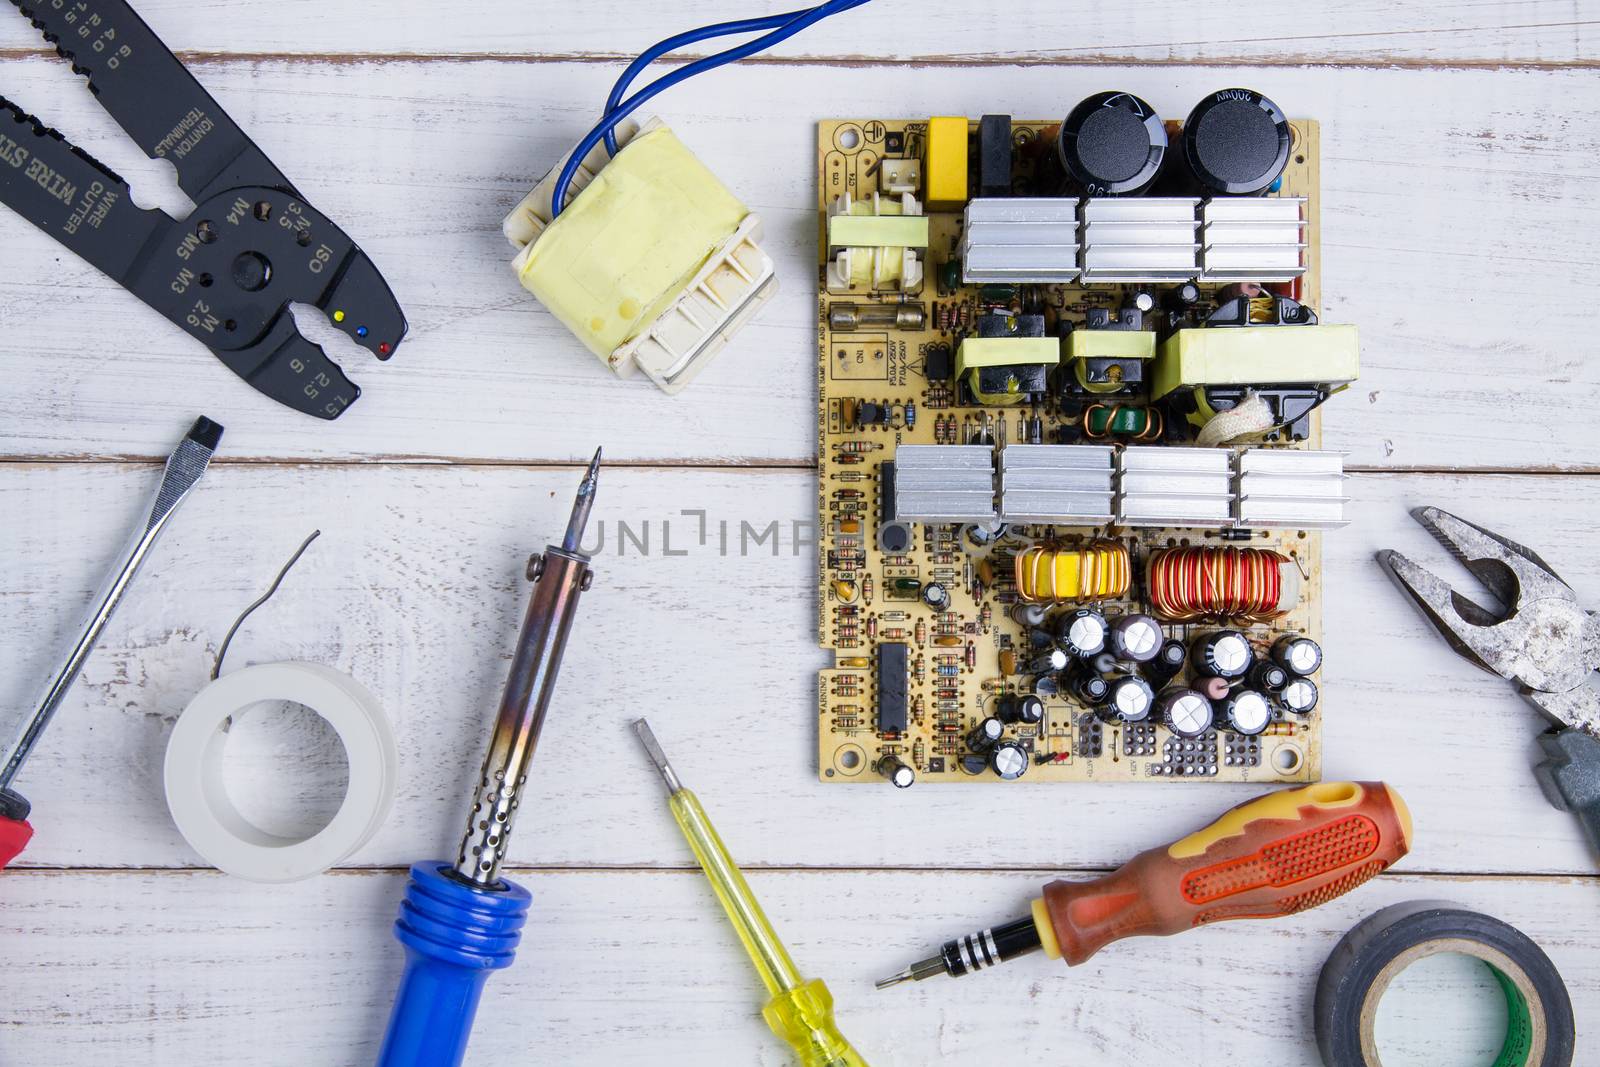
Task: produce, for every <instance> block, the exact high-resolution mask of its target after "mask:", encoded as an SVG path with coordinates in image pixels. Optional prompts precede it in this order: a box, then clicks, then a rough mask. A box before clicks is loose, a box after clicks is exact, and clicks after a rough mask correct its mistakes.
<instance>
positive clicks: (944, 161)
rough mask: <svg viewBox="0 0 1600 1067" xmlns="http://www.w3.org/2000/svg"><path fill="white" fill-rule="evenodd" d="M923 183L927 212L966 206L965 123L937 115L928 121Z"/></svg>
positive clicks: (956, 118)
mask: <svg viewBox="0 0 1600 1067" xmlns="http://www.w3.org/2000/svg"><path fill="white" fill-rule="evenodd" d="M922 173H923V179H924V181H926V183H927V195H926V196H924V197H923V200H924V201H926V203H927V205H928V210H930V211H955V210H959V209H960V208H962V207H963V206H965V205H966V202H967V120H966V118H965V117H963V116H959V115H958V116H949V115H940V116H935V117H934V118H931V119H929V120H928V137H927V140H926V142H925V145H924V148H923V153H922Z"/></svg>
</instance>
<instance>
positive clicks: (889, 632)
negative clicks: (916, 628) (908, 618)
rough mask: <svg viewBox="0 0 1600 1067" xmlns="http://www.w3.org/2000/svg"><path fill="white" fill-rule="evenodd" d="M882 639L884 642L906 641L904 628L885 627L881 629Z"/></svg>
mask: <svg viewBox="0 0 1600 1067" xmlns="http://www.w3.org/2000/svg"><path fill="white" fill-rule="evenodd" d="M883 639H884V640H885V641H904V640H905V639H906V628H905V627H904V626H886V627H884V629H883Z"/></svg>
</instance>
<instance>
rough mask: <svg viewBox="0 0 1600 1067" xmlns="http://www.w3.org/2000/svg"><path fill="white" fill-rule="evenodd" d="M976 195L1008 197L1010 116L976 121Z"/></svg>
mask: <svg viewBox="0 0 1600 1067" xmlns="http://www.w3.org/2000/svg"><path fill="white" fill-rule="evenodd" d="M978 195H979V196H1010V195H1011V116H1010V115H985V116H983V118H981V119H979V120H978Z"/></svg>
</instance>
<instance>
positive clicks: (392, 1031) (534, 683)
mask: <svg viewBox="0 0 1600 1067" xmlns="http://www.w3.org/2000/svg"><path fill="white" fill-rule="evenodd" d="M599 471H600V451H599V450H598V449H596V450H595V454H594V459H593V460H592V461H591V462H590V464H589V469H588V472H587V473H586V474H585V475H584V478H583V482H582V484H581V485H580V486H579V487H578V496H577V499H576V501H574V503H573V506H572V517H571V519H570V520H569V521H568V523H567V532H566V536H565V537H563V538H562V540H561V545H560V547H557V546H555V545H549V546H546V548H545V550H544V552H543V553H542V554H535V555H534V556H533V557H532V558H531V559H530V560H529V561H528V578H529V579H530V580H531V581H532V582H533V583H534V585H533V597H532V599H531V601H530V602H529V604H528V614H527V617H526V618H525V619H524V621H523V624H522V633H521V635H520V636H519V637H518V638H517V649H516V653H515V656H514V657H513V659H512V661H511V677H510V678H509V679H507V681H506V688H505V695H504V696H503V697H502V698H501V701H500V714H499V717H498V718H497V719H496V720H495V726H494V733H493V734H492V735H490V738H489V752H488V755H487V756H485V757H484V761H483V773H482V774H481V775H480V776H479V778H478V782H477V786H476V795H475V796H474V797H473V802H472V810H471V813H470V814H469V815H468V816H467V831H466V834H465V836H464V837H463V838H462V839H461V849H460V851H459V852H458V853H457V855H456V858H455V860H454V861H451V860H429V861H425V862H423V863H417V864H414V865H412V867H411V878H410V881H409V882H408V883H407V884H406V895H405V899H404V900H403V901H402V902H401V904H400V917H399V918H398V919H397V920H396V921H395V924H394V932H395V937H397V938H399V940H400V943H401V944H402V945H404V946H405V950H406V969H405V973H404V974H403V975H402V976H401V978H400V988H399V990H398V991H397V992H396V993H395V999H394V1008H393V1010H392V1011H391V1013H390V1015H389V1028H388V1031H387V1032H386V1033H385V1034H384V1039H383V1048H382V1051H380V1052H379V1054H378V1064H379V1067H454V1065H456V1064H459V1063H460V1062H461V1060H462V1057H463V1056H464V1055H465V1054H466V1051H467V1040H468V1038H469V1037H471V1035H472V1020H473V1016H474V1014H475V1013H476V1012H477V1009H478V998H479V996H480V995H481V994H482V992H483V983H484V981H485V980H486V979H487V978H488V976H489V972H490V971H495V970H500V969H502V968H505V967H509V966H511V961H512V960H513V959H514V958H515V956H516V951H517V943H518V942H519V941H520V940H521V938H522V926H523V924H524V923H525V922H526V921H527V918H528V907H529V905H530V904H531V903H532V899H533V898H532V896H531V895H530V894H529V893H528V891H527V890H526V889H524V888H522V887H521V886H519V885H517V884H516V883H515V882H512V881H510V880H508V879H505V878H502V877H500V867H501V864H503V863H504V862H505V857H506V847H507V844H508V843H509V841H510V839H511V828H512V824H513V823H514V822H515V820H516V816H517V810H518V808H519V807H520V806H521V802H522V799H523V787H524V786H526V785H527V782H528V766H529V764H531V763H532V762H533V753H534V749H535V748H536V747H537V745H538V743H539V730H540V727H542V726H543V725H544V716H545V711H546V710H547V709H548V707H549V704H550V697H551V696H552V694H554V692H555V685H556V675H557V673H558V672H559V670H560V669H561V654H562V652H563V651H564V650H565V648H566V644H567V635H568V633H569V632H570V631H571V629H572V620H573V617H574V616H575V615H576V613H577V608H578V598H579V597H580V596H581V595H582V593H583V592H584V590H586V589H588V588H589V585H590V583H591V582H592V581H593V578H594V572H593V571H591V570H590V569H589V557H588V556H586V555H584V554H583V553H582V552H581V551H579V543H580V542H581V540H582V538H583V531H584V527H585V526H586V525H587V524H588V521H589V511H590V509H591V508H592V507H593V506H594V495H595V484H596V481H597V479H598V476H599Z"/></svg>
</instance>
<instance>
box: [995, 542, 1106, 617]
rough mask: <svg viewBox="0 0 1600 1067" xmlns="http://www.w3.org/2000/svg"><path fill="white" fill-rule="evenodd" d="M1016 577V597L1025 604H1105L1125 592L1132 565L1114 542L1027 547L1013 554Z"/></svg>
mask: <svg viewBox="0 0 1600 1067" xmlns="http://www.w3.org/2000/svg"><path fill="white" fill-rule="evenodd" d="M1016 573H1017V595H1018V596H1020V597H1021V598H1022V599H1023V600H1026V601H1028V602H1029V603H1039V602H1044V603H1060V602H1061V601H1064V600H1109V599H1114V598H1116V597H1120V596H1124V595H1126V593H1127V592H1128V585H1129V583H1130V582H1131V581H1132V578H1133V562H1132V560H1131V558H1130V557H1129V555H1128V548H1127V546H1126V545H1123V544H1120V543H1118V542H1116V541H1095V542H1094V543H1092V544H1090V545H1089V546H1087V547H1086V548H1050V547H1046V546H1042V545H1030V546H1029V547H1028V548H1025V549H1023V550H1022V551H1021V552H1018V553H1017V558H1016Z"/></svg>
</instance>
